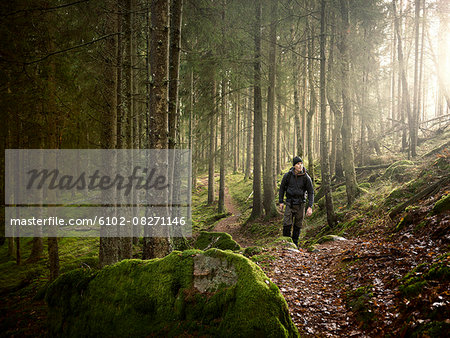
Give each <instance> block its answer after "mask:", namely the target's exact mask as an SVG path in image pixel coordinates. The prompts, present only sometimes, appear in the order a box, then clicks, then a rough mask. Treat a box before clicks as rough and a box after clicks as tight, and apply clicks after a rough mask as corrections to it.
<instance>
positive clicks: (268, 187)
mask: <svg viewBox="0 0 450 338" xmlns="http://www.w3.org/2000/svg"><path fill="white" fill-rule="evenodd" d="M277 2H278V1H277V0H272V2H271V3H272V6H271V15H272V17H271V23H270V32H269V40H270V47H269V88H268V93H267V133H266V154H265V155H266V160H265V166H264V168H265V171H264V181H263V185H264V200H263V204H264V210H265V212H266V216H267V217H273V216H275V215H276V214H277V211H276V206H275V201H274V196H275V187H274V184H273V174H274V165H273V158H274V116H275V72H276V50H277V49H276V47H277V5H278V3H277Z"/></svg>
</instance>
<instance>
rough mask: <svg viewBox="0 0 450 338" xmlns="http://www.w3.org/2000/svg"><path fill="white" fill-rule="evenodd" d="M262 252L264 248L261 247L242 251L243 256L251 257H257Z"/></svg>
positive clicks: (252, 247) (251, 247)
mask: <svg viewBox="0 0 450 338" xmlns="http://www.w3.org/2000/svg"><path fill="white" fill-rule="evenodd" d="M263 251H264V248H263V247H262V246H249V247H248V248H245V250H244V256H246V257H251V256H254V255H258V254H260V253H262V252H263Z"/></svg>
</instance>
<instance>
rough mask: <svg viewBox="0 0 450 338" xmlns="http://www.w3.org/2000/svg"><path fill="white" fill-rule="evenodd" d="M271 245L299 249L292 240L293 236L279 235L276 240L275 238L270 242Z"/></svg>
mask: <svg viewBox="0 0 450 338" xmlns="http://www.w3.org/2000/svg"><path fill="white" fill-rule="evenodd" d="M269 246H275V247H279V248H280V247H281V248H287V249H297V246H296V245H295V244H294V242H293V241H292V238H291V237H285V236H281V237H278V238H277V239H276V240H274V241H273V242H272V243H270V244H269Z"/></svg>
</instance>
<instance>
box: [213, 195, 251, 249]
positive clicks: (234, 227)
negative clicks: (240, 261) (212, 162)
mask: <svg viewBox="0 0 450 338" xmlns="http://www.w3.org/2000/svg"><path fill="white" fill-rule="evenodd" d="M224 202H225V210H226V211H227V212H228V213H230V214H231V215H230V216H228V217H225V218H222V219H221V220H220V221H219V222H218V223H217V224H216V226H215V227H214V229H213V231H215V232H226V233H228V234H230V235H231V237H233V239H234V240H235V241H236V242H237V243H238V244H239V245H240V246H241V247H243V248H246V247H249V246H252V245H255V244H254V243H253V242H252V240H251V239H249V238H248V237H247V236H245V235H244V234H243V232H242V229H241V223H240V221H239V219H240V217H241V213H240V211H239V210H238V208H237V207H236V206H235V204H234V201H233V198H232V197H231V195H230V192H229V190H228V187H225V201H224Z"/></svg>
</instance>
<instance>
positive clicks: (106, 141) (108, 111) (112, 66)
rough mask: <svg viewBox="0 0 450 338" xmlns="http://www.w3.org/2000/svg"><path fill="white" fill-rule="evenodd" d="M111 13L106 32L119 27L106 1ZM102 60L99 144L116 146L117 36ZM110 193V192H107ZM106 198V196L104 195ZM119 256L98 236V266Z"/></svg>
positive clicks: (114, 245)
mask: <svg viewBox="0 0 450 338" xmlns="http://www.w3.org/2000/svg"><path fill="white" fill-rule="evenodd" d="M107 5H108V6H107V8H109V9H110V13H111V14H105V22H106V24H105V29H106V32H105V33H106V34H110V33H112V32H117V31H118V29H119V27H118V25H119V17H118V13H119V8H118V4H117V2H116V1H115V0H114V1H111V2H108V3H107ZM105 45H106V46H105V51H104V56H103V58H104V60H103V63H102V67H103V69H102V82H103V86H102V88H103V97H104V98H105V100H106V101H107V102H105V105H104V107H103V111H102V114H103V117H104V118H103V128H102V134H101V143H102V144H101V145H102V148H103V149H114V148H116V144H117V143H116V140H117V93H118V78H117V76H118V73H117V68H118V67H117V66H118V63H117V61H118V60H117V55H118V38H117V36H112V37H109V38H108V39H106V41H105ZM108 195H110V194H108ZM105 198H106V196H105ZM118 258H119V250H118V239H117V238H115V237H100V248H99V261H100V266H106V265H109V264H113V263H116V262H117V261H118Z"/></svg>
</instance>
